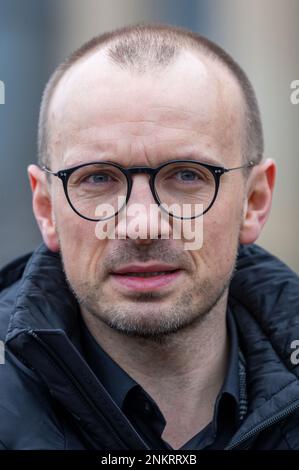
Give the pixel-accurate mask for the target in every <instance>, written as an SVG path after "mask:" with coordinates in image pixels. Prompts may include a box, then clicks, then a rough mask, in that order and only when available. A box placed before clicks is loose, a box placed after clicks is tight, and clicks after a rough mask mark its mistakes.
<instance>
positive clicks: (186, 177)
mask: <svg viewBox="0 0 299 470" xmlns="http://www.w3.org/2000/svg"><path fill="white" fill-rule="evenodd" d="M179 175H180V176H181V178H179V177H178V176H179ZM175 177H176V178H177V179H181V180H182V181H197V180H198V179H201V178H200V175H199V174H198V172H196V171H193V170H180V171H178V172H176V173H175Z"/></svg>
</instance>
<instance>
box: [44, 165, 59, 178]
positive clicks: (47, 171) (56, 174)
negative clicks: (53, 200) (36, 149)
mask: <svg viewBox="0 0 299 470" xmlns="http://www.w3.org/2000/svg"><path fill="white" fill-rule="evenodd" d="M41 169H42V170H43V171H45V172H46V173H48V174H50V175H54V176H58V173H55V171H52V170H50V169H49V168H47V167H46V166H44V165H43V166H42V167H41Z"/></svg>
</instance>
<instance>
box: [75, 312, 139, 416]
mask: <svg viewBox="0 0 299 470" xmlns="http://www.w3.org/2000/svg"><path fill="white" fill-rule="evenodd" d="M81 323H82V328H81V330H82V344H83V348H84V352H85V358H86V360H87V362H88V363H89V365H90V367H91V368H92V370H93V371H94V373H95V374H96V376H97V377H98V378H99V379H100V381H101V383H102V384H103V385H104V387H105V388H106V390H107V392H108V393H109V394H110V395H111V397H112V399H113V400H114V402H115V403H116V404H117V405H118V407H119V408H122V406H123V403H124V400H125V398H126V396H127V394H128V393H129V391H130V390H131V389H132V388H133V387H135V386H137V383H136V382H135V380H134V379H132V378H131V377H130V376H129V375H128V374H127V373H126V372H125V371H124V370H123V369H122V368H121V367H120V366H119V365H118V364H117V363H116V362H115V361H114V360H113V359H112V358H111V357H110V356H109V355H108V354H107V353H106V352H105V351H104V349H103V348H102V347H101V346H100V345H99V344H98V343H97V342H96V340H95V339H94V337H93V336H92V334H91V333H90V331H89V330H88V328H87V326H86V325H85V322H84V320H83V319H82V321H81Z"/></svg>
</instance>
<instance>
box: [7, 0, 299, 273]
mask: <svg viewBox="0 0 299 470" xmlns="http://www.w3.org/2000/svg"><path fill="white" fill-rule="evenodd" d="M298 19H299V1H298V0H250V1H248V0H84V1H83V0H26V1H24V0H0V80H2V81H3V82H4V83H5V94H6V96H5V98H6V102H5V104H4V105H0V211H1V213H0V246H1V250H0V265H3V264H4V263H6V262H8V261H9V260H11V259H13V258H14V257H16V256H18V255H21V254H23V253H26V252H27V251H29V250H32V249H33V248H34V247H35V246H36V245H37V243H39V242H40V241H41V238H40V235H39V232H38V229H37V226H36V223H35V220H34V218H33V215H32V210H31V194H30V188H29V183H28V180H27V172H26V168H27V165H28V164H29V163H31V162H34V161H35V159H36V128H37V120H38V111H39V103H40V98H41V94H42V90H43V87H44V86H45V84H46V81H47V79H48V77H49V75H50V73H51V72H52V71H53V70H54V68H55V67H56V65H58V63H59V62H60V61H61V60H62V59H63V58H64V57H65V56H66V55H68V54H69V53H70V52H71V51H73V50H74V49H75V48H77V47H78V46H79V45H81V43H83V42H84V41H86V40H88V39H89V38H91V37H92V36H94V35H96V34H99V33H101V32H104V31H106V30H110V29H113V28H116V27H119V26H123V25H126V24H133V23H137V22H163V23H171V24H175V25H179V26H184V27H187V28H189V29H191V30H193V31H197V32H200V33H201V34H204V35H206V36H207V37H208V38H210V39H212V40H214V41H216V42H217V43H219V44H220V45H221V46H222V47H223V48H224V49H226V50H227V51H228V52H229V53H230V54H231V55H232V56H233V57H234V58H235V59H236V60H237V61H238V62H239V63H240V65H241V66H242V67H243V68H244V69H245V71H246V72H247V74H248V75H249V77H250V79H251V81H252V83H253V85H254V87H255V89H256V92H257V96H258V100H259V103H260V107H261V112H262V117H263V123H264V131H265V142H266V155H267V156H269V157H272V158H274V159H275V160H276V162H277V165H278V177H277V184H276V190H275V195H274V201H273V208H272V214H271V216H270V218H269V220H268V222H267V225H266V228H265V229H264V232H263V235H262V236H261V237H260V238H259V240H258V243H259V244H261V245H262V246H264V247H265V248H267V249H268V250H270V251H271V252H272V253H274V254H275V255H277V256H278V257H280V258H281V259H282V260H283V261H285V262H286V263H288V264H289V265H290V266H291V267H292V268H293V269H294V270H295V271H297V272H298V273H299V248H298V234H299V211H298V196H299V190H298V186H299V183H298V175H299V158H298V148H299V137H298V122H299V105H292V104H291V102H290V93H291V89H290V83H291V82H292V81H293V80H295V79H299V25H298Z"/></svg>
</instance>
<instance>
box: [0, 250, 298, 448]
mask: <svg viewBox="0 0 299 470" xmlns="http://www.w3.org/2000/svg"><path fill="white" fill-rule="evenodd" d="M229 303H230V305H231V308H232V311H233V312H234V315H235V318H236V321H237V325H238V333H239V338H240V343H241V347H242V350H243V353H244V356H245V360H246V370H247V393H248V414H247V416H246V418H245V419H244V421H243V422H242V425H241V426H240V428H239V430H238V431H237V433H236V434H235V435H234V436H233V438H232V440H231V442H230V443H229V445H228V446H227V448H228V449H241V448H245V449H299V366H298V365H296V364H292V361H291V354H292V352H294V350H293V349H292V347H291V344H292V341H294V340H299V279H298V276H297V275H296V274H295V273H293V272H292V271H291V270H290V269H288V268H287V267H286V266H285V265H284V264H283V263H282V262H280V261H279V260H278V259H277V258H275V257H273V256H272V255H270V254H269V253H267V252H266V251H265V250H263V249H262V248H260V247H258V246H256V245H249V246H241V247H240V250H239V256H238V265H237V272H236V273H235V275H234V278H233V280H232V283H231V286H230V294H229ZM78 315H79V309H78V305H77V303H76V300H75V298H74V297H73V295H72V294H71V292H70V290H69V288H68V286H67V284H66V282H65V279H64V274H63V271H62V268H61V263H60V258H59V255H58V254H54V253H52V252H50V251H49V250H47V248H46V247H45V246H44V245H41V246H40V247H39V248H38V249H37V250H36V251H35V252H34V253H33V254H32V255H31V256H30V255H28V256H25V257H22V258H20V259H18V260H16V261H15V262H13V263H11V264H9V265H8V266H6V268H4V269H3V270H2V271H1V272H0V340H5V341H6V344H5V347H6V351H5V364H2V365H0V448H3V449H58V450H60V449H98V450H100V449H101V450H116V449H147V446H146V444H145V443H144V441H143V440H142V438H141V437H140V436H139V435H138V433H137V431H136V430H135V429H134V428H133V427H132V425H131V424H130V422H129V421H128V420H127V418H126V417H125V415H124V414H123V413H122V412H121V410H120V409H119V408H118V407H117V405H116V404H115V403H114V402H113V401H112V399H111V398H110V396H109V395H108V394H107V392H106V391H105V389H104V388H103V386H102V384H101V383H100V382H99V380H98V379H97V378H96V376H95V375H94V373H93V372H92V371H91V369H90V368H89V366H88V365H87V363H86V362H85V360H84V358H83V354H82V349H81V344H80V331H79V327H78V321H77V320H78ZM293 362H294V361H293Z"/></svg>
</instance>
